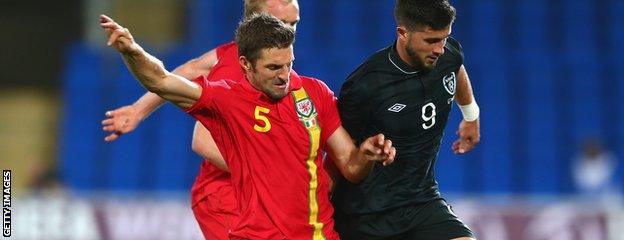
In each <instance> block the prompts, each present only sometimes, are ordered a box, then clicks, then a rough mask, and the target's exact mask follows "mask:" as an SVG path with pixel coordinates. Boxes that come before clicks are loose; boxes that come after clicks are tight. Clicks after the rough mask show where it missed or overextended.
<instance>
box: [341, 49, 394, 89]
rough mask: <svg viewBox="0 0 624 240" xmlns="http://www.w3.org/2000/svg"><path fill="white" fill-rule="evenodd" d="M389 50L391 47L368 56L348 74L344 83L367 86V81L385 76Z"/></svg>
mask: <svg viewBox="0 0 624 240" xmlns="http://www.w3.org/2000/svg"><path fill="white" fill-rule="evenodd" d="M391 50H392V45H390V46H388V47H385V48H383V49H380V50H378V51H376V52H375V53H373V54H372V55H370V56H369V57H368V58H367V59H366V60H365V61H364V62H363V63H362V64H360V66H358V67H357V68H356V69H355V70H354V71H353V72H352V73H351V74H349V76H348V77H347V80H346V82H351V84H354V83H359V84H369V81H371V80H372V79H375V78H376V77H378V76H381V75H384V74H387V72H388V66H389V60H388V56H389V53H390V51H391Z"/></svg>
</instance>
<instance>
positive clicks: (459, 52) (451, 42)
mask: <svg viewBox="0 0 624 240" xmlns="http://www.w3.org/2000/svg"><path fill="white" fill-rule="evenodd" d="M446 46H447V48H448V50H449V51H450V53H452V54H453V56H455V57H456V59H457V61H459V65H462V64H464V50H463V49H462V46H461V44H460V43H459V41H457V40H456V39H455V38H452V37H449V38H448V40H447V41H446Z"/></svg>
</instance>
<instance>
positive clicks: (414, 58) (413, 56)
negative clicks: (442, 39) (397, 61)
mask: <svg viewBox="0 0 624 240" xmlns="http://www.w3.org/2000/svg"><path fill="white" fill-rule="evenodd" d="M405 52H407V56H408V57H409V59H410V63H411V65H412V66H413V67H415V68H417V69H419V70H422V71H425V72H429V71H431V70H433V68H434V67H435V66H436V63H437V62H438V61H437V60H436V61H434V62H433V63H432V64H430V65H427V64H426V63H425V62H424V60H423V59H421V58H420V57H418V54H417V53H416V51H414V49H412V47H411V45H410V44H409V43H408V44H407V46H406V47H405Z"/></svg>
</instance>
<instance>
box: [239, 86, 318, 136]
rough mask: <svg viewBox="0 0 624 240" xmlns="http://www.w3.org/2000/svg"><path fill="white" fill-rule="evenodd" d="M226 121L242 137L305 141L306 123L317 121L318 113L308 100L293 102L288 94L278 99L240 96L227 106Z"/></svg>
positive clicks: (306, 133)
mask: <svg viewBox="0 0 624 240" xmlns="http://www.w3.org/2000/svg"><path fill="white" fill-rule="evenodd" d="M227 112H228V114H227V117H228V118H229V121H228V122H231V123H232V126H230V127H232V128H237V129H238V132H241V133H243V135H244V137H248V138H253V139H257V140H268V139H270V141H271V142H276V141H277V142H279V141H281V139H284V142H292V141H307V139H309V133H308V129H307V127H306V124H307V126H313V125H318V121H317V118H318V113H317V111H316V108H315V105H314V104H313V102H312V101H311V100H309V101H301V102H299V103H295V100H294V99H293V97H292V96H287V97H286V99H283V100H282V101H280V102H272V101H264V100H262V99H254V100H241V101H238V102H237V103H236V104H233V105H231V107H230V109H229V110H227Z"/></svg>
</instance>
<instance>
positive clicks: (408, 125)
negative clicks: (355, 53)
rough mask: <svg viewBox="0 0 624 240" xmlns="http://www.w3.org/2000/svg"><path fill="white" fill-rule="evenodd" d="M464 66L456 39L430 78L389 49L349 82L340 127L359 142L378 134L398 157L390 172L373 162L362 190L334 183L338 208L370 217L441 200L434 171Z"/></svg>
mask: <svg viewBox="0 0 624 240" xmlns="http://www.w3.org/2000/svg"><path fill="white" fill-rule="evenodd" d="M462 64H463V53H462V49H461V46H460V44H459V42H457V41H456V40H455V39H453V38H448V39H447V42H446V45H445V52H444V54H443V55H441V56H440V57H439V58H438V62H437V64H436V66H435V67H434V68H433V69H432V70H430V71H428V72H425V71H421V70H419V69H416V68H414V67H412V66H410V65H408V64H407V63H405V62H404V61H402V60H401V58H400V57H399V55H398V53H397V50H396V48H395V45H394V44H393V45H391V46H389V47H387V48H385V49H382V50H380V51H378V52H376V53H375V54H373V55H372V56H371V57H370V58H369V59H368V60H367V61H366V62H364V63H363V64H362V65H360V66H359V67H358V68H357V69H356V70H355V71H354V72H353V73H352V74H351V75H350V76H349V77H348V79H347V80H346V82H345V83H344V84H343V85H342V88H341V91H340V97H339V99H338V108H339V111H340V117H341V119H342V124H343V126H344V127H345V129H346V130H347V131H348V132H349V134H350V135H351V137H352V138H354V139H355V140H356V141H357V143H358V144H359V143H361V142H362V141H363V140H365V139H366V138H368V137H370V136H373V135H375V134H378V133H383V134H384V135H385V136H386V138H388V139H390V140H392V143H393V145H394V147H395V148H396V151H397V155H396V158H395V161H394V163H393V164H391V165H389V166H383V165H381V164H375V166H374V168H373V171H372V172H371V174H370V175H368V177H367V178H366V179H365V180H364V181H363V182H362V183H360V184H352V183H350V182H348V181H347V180H345V179H342V180H340V181H338V182H337V185H336V189H335V191H334V196H333V201H334V205H335V207H336V208H338V209H340V210H341V211H343V212H345V213H351V214H353V213H357V214H369V213H376V212H381V211H384V210H388V209H393V208H397V207H401V206H406V205H411V204H417V203H424V202H427V201H430V200H433V199H437V198H440V193H439V191H438V184H437V182H436V180H435V171H434V165H435V161H436V157H437V154H438V151H439V149H440V143H441V140H442V137H443V134H444V128H445V127H446V123H447V120H448V116H449V112H450V110H451V107H452V104H453V100H454V96H455V88H456V81H457V73H458V70H459V68H460V66H461V65H462Z"/></svg>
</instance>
